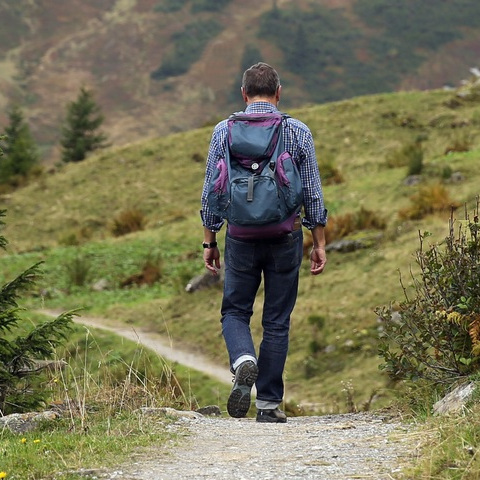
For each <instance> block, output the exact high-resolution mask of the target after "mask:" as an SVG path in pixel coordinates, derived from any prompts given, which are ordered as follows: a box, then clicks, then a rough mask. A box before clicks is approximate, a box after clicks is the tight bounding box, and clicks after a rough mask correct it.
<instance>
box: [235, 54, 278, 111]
mask: <svg viewBox="0 0 480 480" xmlns="http://www.w3.org/2000/svg"><path fill="white" fill-rule="evenodd" d="M280 90H281V86H280V78H279V76H278V73H277V71H276V70H275V69H274V68H273V67H271V66H270V65H268V64H267V63H263V62H260V63H256V64H255V65H252V66H251V67H250V68H249V69H248V70H245V73H244V74H243V79H242V95H243V98H244V100H245V101H246V102H247V103H249V101H252V100H255V99H257V100H258V99H269V100H274V101H275V103H276V102H278V101H279V100H280Z"/></svg>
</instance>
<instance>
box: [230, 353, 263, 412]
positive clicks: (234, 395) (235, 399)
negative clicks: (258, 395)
mask: <svg viewBox="0 0 480 480" xmlns="http://www.w3.org/2000/svg"><path fill="white" fill-rule="evenodd" d="M257 377H258V368H257V366H256V365H255V364H254V363H253V362H251V365H244V366H243V368H241V369H240V371H239V372H238V374H237V375H235V384H234V386H233V389H232V392H231V393H230V396H229V397H228V402H227V412H228V414H229V415H230V416H231V417H233V418H243V417H244V416H245V415H246V414H247V413H248V410H250V404H251V390H252V387H253V384H254V383H255V382H256V380H257Z"/></svg>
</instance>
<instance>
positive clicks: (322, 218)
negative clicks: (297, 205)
mask: <svg viewBox="0 0 480 480" xmlns="http://www.w3.org/2000/svg"><path fill="white" fill-rule="evenodd" d="M301 127H303V128H299V129H298V133H297V140H298V143H299V145H300V149H299V157H300V158H299V170H300V176H301V177H302V186H303V196H304V204H303V205H304V211H305V217H304V219H303V221H302V223H303V225H304V226H305V227H307V228H308V229H312V228H314V227H315V226H316V225H323V226H325V225H326V223H327V210H326V209H325V204H324V200H323V191H322V182H321V178H320V172H319V169H318V164H317V157H316V154H315V146H314V143H313V137H312V133H311V132H310V130H309V129H308V127H307V126H306V125H303V124H302V125H301Z"/></svg>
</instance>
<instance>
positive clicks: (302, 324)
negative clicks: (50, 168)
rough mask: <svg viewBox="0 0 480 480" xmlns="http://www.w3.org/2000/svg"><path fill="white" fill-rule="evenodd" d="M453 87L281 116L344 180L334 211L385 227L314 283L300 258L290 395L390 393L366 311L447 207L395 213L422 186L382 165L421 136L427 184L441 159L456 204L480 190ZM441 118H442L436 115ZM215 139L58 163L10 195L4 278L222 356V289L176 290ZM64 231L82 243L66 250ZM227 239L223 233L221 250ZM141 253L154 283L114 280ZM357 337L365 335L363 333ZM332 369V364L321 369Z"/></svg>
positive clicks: (50, 302) (470, 126)
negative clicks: (80, 276) (318, 323)
mask: <svg viewBox="0 0 480 480" xmlns="http://www.w3.org/2000/svg"><path fill="white" fill-rule="evenodd" d="M453 95H454V94H453V93H452V92H443V91H433V92H406V93H398V94H385V95H376V96H366V97H359V98H355V99H351V100H346V101H342V102H337V103H331V104H325V105H319V106H312V107H309V108H305V109H302V110H299V111H296V112H290V113H292V114H293V115H295V116H297V117H298V118H300V119H301V120H303V121H305V122H306V123H307V124H308V125H309V126H310V128H311V130H312V132H313V135H314V138H315V141H316V146H317V152H318V158H319V161H320V163H321V159H322V156H323V155H327V156H328V158H329V159H332V161H333V164H334V165H335V166H336V167H337V168H339V169H340V171H341V172H342V175H343V177H344V179H345V181H344V182H343V183H341V184H337V185H327V186H325V187H324V194H325V200H326V204H327V208H328V209H329V213H330V215H331V216H332V217H334V216H337V215H343V214H346V213H353V212H356V211H358V210H359V209H360V208H365V209H368V210H371V211H373V212H376V213H377V214H378V215H379V216H381V217H382V218H385V219H386V222H387V229H386V231H385V233H384V236H383V240H381V241H379V242H377V243H376V244H374V246H373V247H371V248H368V249H365V250H360V251H358V252H354V253H349V254H340V253H331V254H330V255H329V263H328V266H327V269H326V272H325V274H324V275H322V276H321V277H319V278H312V277H311V276H310V275H309V272H308V262H307V261H305V262H304V265H303V267H302V272H301V282H300V292H299V299H298V302H297V307H296V309H295V312H294V315H293V319H292V322H293V327H292V337H291V349H290V356H289V360H288V364H287V392H288V398H289V399H290V400H291V401H292V402H294V403H304V402H308V403H312V402H313V403H315V399H317V398H319V397H321V398H322V401H323V402H325V403H327V404H328V405H329V407H328V408H331V409H339V410H342V409H343V408H344V405H343V393H342V387H341V384H342V382H344V381H351V382H352V384H353V385H354V387H355V391H356V394H357V395H358V402H359V404H361V403H363V402H365V401H366V400H367V399H368V398H369V396H370V395H371V392H372V391H373V390H377V389H381V390H382V391H384V393H383V394H384V395H385V396H383V397H382V396H379V397H378V398H379V399H382V398H383V400H378V402H379V403H378V406H380V405H382V403H383V402H386V401H388V398H389V397H390V395H391V391H390V389H389V388H387V387H386V386H387V385H388V381H387V379H386V378H385V377H384V376H383V374H381V373H380V372H379V371H378V369H377V367H378V364H379V363H380V359H379V358H378V357H377V356H376V341H377V333H376V328H377V327H378V325H377V324H376V317H375V315H374V313H373V310H374V309H375V307H377V306H379V305H382V304H388V303H389V302H390V301H394V300H400V299H402V295H403V294H402V290H401V288H400V284H399V273H398V271H399V270H400V271H401V272H403V275H404V277H408V275H409V273H408V272H409V270H410V268H411V267H412V265H413V264H414V252H415V250H416V249H417V248H418V230H429V231H431V232H432V233H433V237H432V241H442V240H443V238H444V237H445V236H446V234H447V232H448V230H447V229H448V212H446V213H445V214H444V215H436V216H429V217H427V218H424V219H421V220H418V221H403V220H401V219H400V218H399V212H400V210H402V209H404V208H406V207H408V206H409V205H410V204H411V200H410V197H411V196H412V195H413V194H414V193H415V192H416V191H417V189H418V187H408V186H405V185H404V184H403V180H404V178H405V177H406V175H407V169H408V167H406V166H405V167H400V168H390V167H389V166H388V165H387V161H386V159H387V155H388V154H389V153H390V152H392V151H394V150H397V149H398V148H400V147H401V146H402V145H404V144H406V143H411V142H412V141H414V140H415V139H416V138H417V137H418V136H419V135H421V136H422V137H423V138H424V141H423V145H424V148H425V157H424V169H425V171H426V172H427V174H426V177H427V181H433V182H441V181H443V180H442V179H441V172H442V171H443V168H444V167H445V166H446V165H448V166H449V167H451V169H452V170H453V171H460V172H461V173H462V175H463V176H464V180H463V181H462V182H460V183H456V184H450V183H446V184H445V186H446V188H447V191H448V192H449V194H450V196H451V197H452V199H454V200H455V201H456V202H458V203H459V204H463V203H467V204H468V205H470V206H471V205H472V203H473V202H474V199H475V195H477V194H478V179H479V174H478V169H477V166H476V165H477V163H478V157H479V155H480V152H479V150H478V149H479V145H480V143H479V142H480V139H476V138H475V133H476V126H475V122H473V120H472V119H474V118H476V117H478V112H479V111H480V105H478V104H477V103H475V102H466V101H465V102H463V103H462V105H461V106H460V107H459V108H457V109H451V108H448V107H447V106H446V104H447V103H448V101H450V100H451V99H452V98H453ZM442 115H444V116H445V115H447V116H448V119H449V122H450V123H448V122H447V124H445V122H439V121H435V120H436V119H438V118H439V117H440V116H442ZM461 119H466V120H467V122H466V126H464V127H463V128H462V130H463V131H464V132H465V133H469V134H471V135H472V136H473V142H472V145H471V151H469V152H464V153H453V154H449V155H444V154H443V152H444V150H445V147H446V145H447V144H448V143H449V137H450V135H453V134H454V129H452V128H450V127H449V126H448V125H450V124H451V122H452V121H454V120H461ZM431 125H434V126H431ZM210 135H211V127H206V128H203V129H199V130H194V131H190V132H187V133H184V134H175V135H172V136H169V137H165V138H158V139H152V140H147V141H145V142H139V143H136V144H132V145H130V146H127V147H125V148H122V149H117V150H105V151H103V152H101V153H100V154H99V155H97V156H92V157H90V158H88V159H87V160H85V161H84V162H81V163H80V164H71V165H65V166H63V167H62V168H61V169H60V170H59V171H58V172H57V173H55V174H53V175H46V176H44V177H43V178H42V179H41V180H39V181H38V182H37V183H34V184H31V185H29V186H27V187H25V188H24V189H21V190H18V191H16V192H15V193H14V194H12V195H11V196H9V197H7V198H5V203H6V208H7V210H8V211H7V218H6V222H7V225H6V228H5V231H4V234H5V236H6V237H7V238H8V240H9V241H10V248H9V251H8V255H3V256H2V257H0V262H1V264H2V273H0V279H1V280H2V281H6V280H8V279H9V278H11V277H12V276H13V275H14V274H15V272H19V271H20V270H21V269H22V268H26V267H27V266H29V265H30V264H32V263H34V262H36V261H39V260H43V261H44V262H45V264H44V268H45V279H44V280H42V281H41V283H40V284H39V289H38V291H37V294H40V295H41V294H42V293H46V295H44V296H43V297H42V298H41V302H43V303H44V305H45V306H47V307H52V308H65V309H67V308H68V309H69V308H78V307H81V308H84V309H85V311H86V312H91V313H95V314H97V315H105V316H106V317H111V318H115V319H117V320H118V321H125V322H129V323H133V324H139V325H142V327H146V328H150V329H152V330H153V331H155V332H159V333H165V334H166V333H167V332H168V335H171V337H172V338H173V340H174V341H181V342H182V343H183V344H185V345H187V346H188V345H190V346H191V347H192V348H195V349H196V350H197V351H200V352H201V353H203V354H205V355H207V356H209V357H211V358H212V359H213V360H215V361H222V362H223V363H226V353H225V349H224V345H223V340H222V338H221V335H220V325H219V306H220V301H221V292H220V291H219V290H213V291H212V292H198V293H195V294H193V295H192V294H187V293H186V292H185V291H184V287H185V284H186V283H187V281H188V279H189V278H191V277H192V276H194V275H196V274H199V273H202V272H203V264H202V261H201V248H199V245H200V242H201V239H202V227H201V223H200V218H199V214H198V210H199V208H200V205H199V197H200V191H201V187H202V182H203V173H204V162H203V161H199V160H198V159H199V158H202V157H205V156H206V152H207V149H208V142H209V139H210ZM133 208H134V209H138V210H139V211H141V212H143V214H144V215H145V217H146V220H147V224H146V229H145V230H144V231H140V232H135V233H131V234H129V235H126V236H122V237H118V238H114V237H112V234H111V233H110V226H111V222H112V221H113V219H114V218H115V217H116V215H117V214H118V213H119V212H122V211H125V210H129V209H133ZM72 234H73V235H74V236H75V237H76V238H77V239H78V240H79V242H78V243H79V245H77V246H69V247H68V246H62V243H64V242H63V240H64V239H65V238H66V237H68V236H69V235H70V236H71V235H72ZM306 235H308V234H307V233H306ZM222 241H223V238H222V236H220V245H222ZM149 257H151V258H152V257H153V258H158V259H160V260H161V265H162V277H161V279H160V281H159V282H158V283H157V284H155V285H154V286H153V287H151V288H131V289H121V288H120V287H119V285H120V283H121V281H122V280H123V279H125V278H126V277H128V276H129V275H131V274H134V273H138V272H139V271H140V270H141V266H142V264H143V263H144V262H145V260H146V259H147V258H149ZM75 258H80V259H81V260H84V262H85V263H87V264H88V265H87V266H88V267H89V268H88V278H87V280H88V281H87V282H86V284H85V285H84V286H80V287H77V286H74V285H71V283H72V280H71V273H69V270H68V267H69V265H71V264H72V262H73V261H74V259H75ZM413 268H414V265H413ZM100 279H105V280H107V281H108V283H109V285H110V288H109V289H108V290H105V291H102V292H96V291H92V289H91V285H92V284H93V283H94V282H95V281H97V280H100ZM35 302H37V303H36V304H35ZM41 302H39V301H38V300H35V299H32V300H31V302H29V305H32V306H33V307H34V308H38V303H41ZM312 314H322V315H323V316H324V317H325V318H326V324H327V326H328V328H327V329H325V331H324V332H321V333H320V334H319V335H320V336H321V339H322V344H324V345H325V346H328V347H329V351H330V353H328V354H322V353H317V355H316V357H314V358H312V356H311V352H309V350H308V347H307V344H308V339H309V335H310V331H309V327H308V322H307V319H308V317H309V316H310V315H312ZM260 315H261V297H260V298H259V299H258V302H257V308H256V312H255V314H254V318H253V331H254V334H255V336H256V338H257V339H258V338H259V335H260V328H259V320H260ZM360 331H366V332H367V334H362V335H359V334H358V332H360ZM199 338H200V339H201V341H199ZM312 362H313V363H314V364H315V363H316V364H318V365H317V368H316V369H314V370H316V371H317V372H318V373H317V374H316V375H315V376H314V377H313V378H312V377H310V376H308V375H307V376H306V375H305V372H306V370H310V369H311V364H312ZM334 364H335V365H336V368H335V369H334V371H333V372H332V371H331V370H330V369H328V368H327V369H325V371H322V368H320V367H321V366H322V365H334ZM365 378H369V381H368V382H365ZM384 389H385V390H384ZM322 408H323V407H322Z"/></svg>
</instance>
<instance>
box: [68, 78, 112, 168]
mask: <svg viewBox="0 0 480 480" xmlns="http://www.w3.org/2000/svg"><path fill="white" fill-rule="evenodd" d="M103 121H104V117H103V115H102V113H101V110H100V107H99V105H98V104H97V103H96V102H95V100H94V98H93V94H92V92H91V91H89V90H87V89H86V88H85V87H82V88H81V89H80V93H79V94H78V97H77V99H76V100H75V101H73V102H70V103H69V104H68V106H67V116H66V123H65V125H64V127H63V128H62V138H61V141H60V143H61V145H62V160H63V161H64V162H81V161H82V160H84V159H85V157H86V156H87V154H88V153H89V152H93V151H94V150H96V149H98V148H103V147H105V146H106V139H107V137H106V135H104V134H103V133H101V132H99V128H100V127H101V125H102V124H103Z"/></svg>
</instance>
